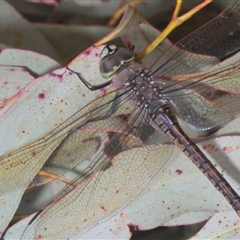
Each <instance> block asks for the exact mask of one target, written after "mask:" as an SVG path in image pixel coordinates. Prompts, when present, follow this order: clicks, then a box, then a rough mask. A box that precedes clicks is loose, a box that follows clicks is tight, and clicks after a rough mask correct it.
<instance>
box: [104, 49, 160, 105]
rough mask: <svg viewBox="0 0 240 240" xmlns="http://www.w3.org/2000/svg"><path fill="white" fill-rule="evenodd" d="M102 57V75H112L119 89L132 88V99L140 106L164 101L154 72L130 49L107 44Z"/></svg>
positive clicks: (113, 81) (105, 76)
mask: <svg viewBox="0 0 240 240" xmlns="http://www.w3.org/2000/svg"><path fill="white" fill-rule="evenodd" d="M101 58H102V59H101V62H100V72H101V75H102V76H103V77H104V78H109V77H111V78H112V84H113V85H114V86H115V87H116V88H117V89H120V88H122V89H123V91H125V90H126V88H128V89H130V90H131V96H132V100H133V101H135V102H137V104H138V105H139V106H141V107H143V108H149V107H150V106H151V104H152V103H153V102H156V101H163V95H162V94H161V89H160V87H159V85H156V84H155V83H154V80H153V75H152V73H151V72H150V71H149V70H148V69H146V68H145V67H144V66H143V65H142V64H141V63H138V62H136V60H135V55H134V53H133V52H132V51H131V50H130V49H127V48H123V47H119V48H117V47H116V46H115V45H107V46H106V47H105V48H104V49H103V50H102V53H101ZM164 104H165V101H164ZM161 105H162V104H161Z"/></svg>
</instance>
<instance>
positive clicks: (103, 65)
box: [99, 45, 135, 78]
mask: <svg viewBox="0 0 240 240" xmlns="http://www.w3.org/2000/svg"><path fill="white" fill-rule="evenodd" d="M100 56H101V62H100V67H99V69H100V73H101V75H102V77H103V78H110V77H112V76H113V75H114V74H115V73H116V72H117V71H118V70H119V69H120V68H121V67H124V66H126V65H127V64H128V63H131V62H133V61H134V60H135V55H134V53H133V52H132V51H131V50H129V49H128V48H124V47H116V46H115V45H107V46H106V47H104V48H103V50H102V52H101V55H100Z"/></svg>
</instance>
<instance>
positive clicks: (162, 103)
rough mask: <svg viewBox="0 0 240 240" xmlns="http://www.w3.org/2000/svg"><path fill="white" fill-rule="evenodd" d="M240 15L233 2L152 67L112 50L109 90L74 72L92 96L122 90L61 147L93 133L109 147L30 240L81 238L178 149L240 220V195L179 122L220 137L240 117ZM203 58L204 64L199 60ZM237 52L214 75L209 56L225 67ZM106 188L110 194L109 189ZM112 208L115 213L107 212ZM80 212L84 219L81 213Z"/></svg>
mask: <svg viewBox="0 0 240 240" xmlns="http://www.w3.org/2000/svg"><path fill="white" fill-rule="evenodd" d="M239 15H240V2H239V1H237V0H236V1H232V3H231V4H230V5H229V6H228V8H227V9H226V10H225V11H224V12H223V13H222V14H220V15H219V16H218V17H217V18H215V19H214V20H212V21H211V22H209V23H208V24H207V25H205V26H203V27H202V28H200V29H199V30H197V31H195V32H194V33H192V34H190V35H189V36H187V37H185V38H184V39H182V40H181V41H179V42H178V43H177V44H176V45H175V47H176V48H175V49H174V51H175V53H174V54H173V56H172V57H170V58H168V59H166V56H164V54H163V55H161V56H159V59H158V62H157V63H154V64H153V65H152V66H151V68H146V67H145V66H144V65H143V64H142V63H139V62H137V61H136V60H135V55H134V53H133V52H132V51H131V50H130V49H128V48H124V47H116V46H114V45H107V46H106V47H104V48H103V50H102V53H101V62H100V68H99V69H100V73H101V75H102V77H103V78H106V79H110V80H109V81H108V82H105V83H104V84H102V85H97V86H92V85H91V84H89V83H88V81H87V80H85V79H84V78H83V77H82V76H81V74H80V73H78V72H76V71H73V70H72V69H69V72H70V73H75V74H76V75H77V76H78V77H79V78H80V80H81V81H82V82H83V83H84V85H85V86H86V87H87V88H89V89H90V90H92V91H97V90H99V89H101V88H104V87H106V86H107V85H109V84H112V85H113V86H114V87H115V88H116V90H114V91H111V92H109V93H107V94H105V95H104V96H102V97H100V98H99V99H97V100H95V101H93V102H91V103H90V104H88V105H87V106H86V107H84V108H83V109H81V111H79V112H77V113H76V114H75V115H74V116H73V117H72V118H70V119H69V120H70V123H71V124H72V123H73V122H74V123H75V122H76V119H77V120H78V119H82V121H81V122H80V123H78V124H76V125H75V126H74V127H72V128H71V127H70V126H71V124H68V128H70V130H68V134H66V133H65V135H64V136H65V138H64V139H61V141H66V140H69V141H76V139H78V138H79V137H75V134H77V133H78V134H80V136H83V135H85V133H86V132H90V136H91V138H92V139H98V141H99V144H101V143H102V142H103V141H105V142H104V144H102V145H103V146H102V150H101V151H99V152H98V153H97V154H96V155H95V156H94V158H92V160H91V161H90V163H89V165H88V166H87V168H86V169H85V170H86V171H85V172H84V174H82V173H81V174H79V176H77V177H76V178H75V179H74V180H73V181H72V183H71V184H69V185H68V186H66V187H65V188H64V189H63V190H62V191H61V192H60V193H59V194H58V195H57V196H56V197H55V199H54V200H53V201H52V202H51V203H50V204H49V205H48V206H47V207H46V208H44V209H43V210H41V211H39V213H38V214H36V215H35V217H34V218H33V219H32V220H31V221H30V223H29V225H28V227H27V228H26V229H25V231H24V233H23V235H22V239H34V238H40V237H41V238H44V239H45V238H46V239H47V238H48V239H49V238H75V237H77V236H80V235H81V234H82V233H84V232H86V231H88V230H89V229H91V228H92V227H93V226H95V225H97V224H99V223H100V222H101V221H102V219H108V218H109V217H111V216H112V215H114V214H115V213H116V212H117V211H119V209H121V208H123V207H124V206H126V205H127V204H128V203H129V202H130V201H131V200H132V199H133V198H135V197H136V196H137V195H138V194H139V193H140V192H141V191H142V189H143V188H144V187H145V186H146V185H147V184H148V182H149V181H151V179H152V178H153V177H154V176H155V175H156V174H157V172H158V171H159V170H160V169H161V168H162V167H163V166H164V164H165V163H166V162H167V161H168V159H169V158H170V157H171V155H172V152H173V147H172V145H171V144H169V143H170V142H173V143H174V144H175V145H176V146H178V147H179V148H180V149H181V151H183V152H184V153H185V154H186V155H187V157H188V158H189V159H190V160H191V161H192V162H193V163H194V164H195V165H196V166H197V167H198V168H199V169H200V170H201V171H202V172H203V173H204V175H205V176H206V177H207V178H208V179H209V180H210V181H211V183H212V184H213V185H214V186H215V187H216V189H217V190H219V191H220V192H221V193H222V194H223V196H224V197H225V198H226V200H227V201H228V202H229V203H230V205H231V206H232V208H233V209H234V210H235V211H236V213H237V214H238V215H239V216H240V197H239V195H238V194H237V193H236V192H235V190H234V189H233V188H232V187H231V186H230V185H229V184H228V182H227V181H226V180H225V179H224V178H223V176H222V174H221V173H219V172H218V170H217V169H216V168H215V166H214V165H213V164H212V163H211V162H210V161H209V159H208V158H207V157H206V156H205V155H204V154H203V153H202V151H201V150H200V149H199V148H198V146H197V145H196V144H195V143H194V142H193V141H192V140H191V139H190V138H189V137H188V136H187V135H186V134H185V133H184V131H183V130H182V129H181V127H180V126H179V123H178V119H181V121H182V122H183V123H185V125H186V126H187V127H189V128H190V129H192V130H195V131H197V132H205V131H209V132H211V131H212V132H213V131H216V130H217V129H219V128H220V127H222V126H223V125H225V124H226V123H228V122H230V121H231V120H233V119H235V118H237V117H238V116H239V114H240V108H239V106H240V94H239V89H238V85H239V73H240V61H239V54H238V53H237V52H238V51H239V49H240V44H239V42H240V20H239V19H240V18H239ZM196 53H197V54H199V58H194V57H193V56H194V54H196ZM234 53H235V55H234V56H233V57H232V58H231V61H228V60H225V61H223V62H222V63H220V64H219V65H217V66H214V67H211V68H210V69H206V68H207V66H208V64H209V63H211V61H213V60H211V58H210V59H209V60H206V58H204V57H201V55H208V56H214V57H216V58H218V59H220V60H222V59H224V58H226V57H227V56H229V55H231V54H234ZM233 59H235V60H233ZM161 60H162V61H161ZM180 60H181V61H180ZM233 61H234V62H233ZM59 132H61V131H60V130H59V131H58V132H57V133H58V134H59ZM99 132H101V133H102V138H101V139H100V138H99V137H98V136H99V135H98V134H99ZM51 138H54V134H53V135H52V136H51ZM99 139H100V140H99ZM96 141H97V140H96ZM91 151H92V152H93V149H92V150H90V151H89V153H88V154H87V155H88V156H90V155H91ZM88 156H85V157H84V158H85V159H87V158H88ZM159 156H160V157H159ZM119 166H121V167H119ZM114 168H117V169H120V170H119V171H122V172H121V174H120V173H119V175H120V176H123V173H125V176H126V178H124V179H119V178H118V176H117V175H116V174H113V173H112V172H111V171H112V169H114ZM106 172H107V173H108V174H106ZM106 183H108V185H107V186H108V187H107V188H106V187H103V186H106V185H104V184H106ZM105 193H108V195H107V194H105ZM109 194H110V196H112V197H111V198H109ZM126 195H128V198H129V200H128V201H127V202H126ZM106 196H108V197H106ZM116 196H118V198H116ZM106 201H108V203H109V205H108V208H109V209H105V208H104V207H103V206H104V203H105V202H106ZM79 206H81V207H83V208H82V209H84V212H77V210H78V209H79ZM93 209H94V210H93ZM103 214H104V215H105V217H104V218H103Z"/></svg>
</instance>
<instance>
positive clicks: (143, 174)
mask: <svg viewBox="0 0 240 240" xmlns="http://www.w3.org/2000/svg"><path fill="white" fill-rule="evenodd" d="M130 95H131V93H130ZM130 95H129V94H128V93H124V94H122V96H119V97H117V98H116V99H115V101H118V102H119V103H118V104H117V108H116V109H115V110H114V113H112V115H111V116H110V117H108V118H107V119H103V120H99V118H98V117H96V118H95V119H94V118H93V119H91V121H90V122H89V123H86V124H84V126H82V127H81V128H80V129H79V130H80V131H86V129H88V131H92V132H93V135H92V137H96V136H97V134H98V132H99V131H101V132H105V133H107V135H108V138H106V142H105V144H104V147H103V149H102V151H100V152H99V153H98V154H97V155H95V157H94V158H91V159H92V160H91V162H89V165H88V166H87V167H86V169H85V171H84V174H79V176H78V177H77V178H75V179H74V181H73V182H72V184H71V185H69V186H67V187H65V188H64V189H63V190H62V191H61V192H60V194H59V195H58V196H56V198H55V199H54V200H53V202H52V203H51V204H50V205H49V206H47V207H46V208H45V209H44V210H43V211H42V212H40V213H39V214H38V215H37V217H36V218H35V220H34V221H33V222H32V223H31V224H30V225H29V227H28V228H27V229H26V231H25V233H24V234H23V236H22V238H23V239H32V238H35V237H37V236H39V235H41V237H42V238H44V239H50V238H63V239H64V238H73V237H76V236H78V235H80V234H82V233H84V232H85V231H87V230H89V229H90V228H92V227H93V226H95V225H96V224H98V223H99V222H100V221H103V220H105V219H107V218H109V217H110V216H112V215H113V214H115V213H116V212H117V211H118V210H120V209H121V208H123V207H124V206H126V205H127V204H128V203H129V202H130V201H131V200H132V199H133V198H134V197H136V195H138V194H139V192H140V191H141V190H142V189H143V188H144V187H145V186H146V184H147V183H148V182H149V181H150V180H151V179H152V178H153V177H154V176H155V175H156V173H157V172H158V171H159V170H160V169H161V168H162V166H163V165H164V164H165V163H166V161H167V160H168V159H169V158H170V156H171V154H172V145H169V144H164V145H156V144H159V143H163V142H166V137H165V136H163V135H162V134H160V133H159V132H156V131H155V130H154V129H153V128H152V127H151V125H150V124H149V123H148V116H147V114H146V113H145V112H144V110H141V109H140V108H139V107H138V106H137V105H133V104H132V105H131V104H129V97H130ZM107 98H108V95H106V96H105V100H106V99H107ZM103 105H104V104H103ZM126 109H128V112H126ZM103 111H105V110H103ZM126 113H127V114H126ZM89 157H91V156H88V157H87V159H89Z"/></svg>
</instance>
